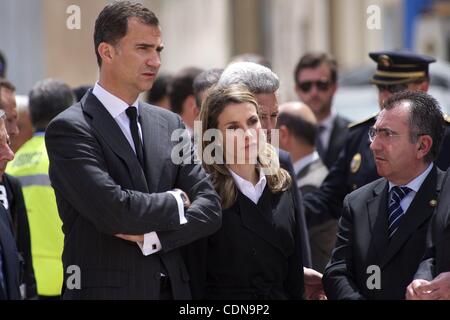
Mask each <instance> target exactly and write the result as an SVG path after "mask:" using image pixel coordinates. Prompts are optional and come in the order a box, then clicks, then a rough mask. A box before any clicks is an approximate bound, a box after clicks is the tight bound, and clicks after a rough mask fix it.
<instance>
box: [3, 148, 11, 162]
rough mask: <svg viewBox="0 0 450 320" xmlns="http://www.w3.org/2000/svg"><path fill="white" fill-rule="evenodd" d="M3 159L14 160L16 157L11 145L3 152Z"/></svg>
mask: <svg viewBox="0 0 450 320" xmlns="http://www.w3.org/2000/svg"><path fill="white" fill-rule="evenodd" d="M1 159H2V160H6V161H12V160H13V159H14V152H13V151H12V150H11V148H10V147H9V146H6V148H5V150H4V151H3V153H2V154H1Z"/></svg>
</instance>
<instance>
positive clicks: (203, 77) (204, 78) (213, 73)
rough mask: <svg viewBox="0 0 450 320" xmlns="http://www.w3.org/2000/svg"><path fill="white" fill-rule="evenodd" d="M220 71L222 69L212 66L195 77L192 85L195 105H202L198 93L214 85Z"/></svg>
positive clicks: (220, 73) (217, 80)
mask: <svg viewBox="0 0 450 320" xmlns="http://www.w3.org/2000/svg"><path fill="white" fill-rule="evenodd" d="M222 72H223V69H219V68H213V69H208V70H205V71H203V72H202V73H200V74H199V75H197V76H196V77H195V79H194V84H193V87H194V95H195V102H196V103H197V107H199V108H200V107H201V105H202V99H201V97H200V94H201V93H202V92H204V91H206V90H208V89H209V88H211V87H212V86H214V85H216V84H217V82H219V79H220V76H221V75H222Z"/></svg>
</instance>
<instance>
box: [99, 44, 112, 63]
mask: <svg viewBox="0 0 450 320" xmlns="http://www.w3.org/2000/svg"><path fill="white" fill-rule="evenodd" d="M97 51H98V54H99V55H100V57H101V58H102V63H107V64H108V63H111V61H112V59H113V57H114V54H115V50H114V47H113V46H112V45H110V44H109V43H106V42H102V43H100V44H99V45H98V48H97Z"/></svg>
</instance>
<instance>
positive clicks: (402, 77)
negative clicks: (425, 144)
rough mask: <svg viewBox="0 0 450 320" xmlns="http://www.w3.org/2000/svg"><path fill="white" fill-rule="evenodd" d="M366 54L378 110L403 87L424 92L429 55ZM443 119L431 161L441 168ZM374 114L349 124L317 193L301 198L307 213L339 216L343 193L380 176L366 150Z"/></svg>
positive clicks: (445, 160)
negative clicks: (371, 63)
mask: <svg viewBox="0 0 450 320" xmlns="http://www.w3.org/2000/svg"><path fill="white" fill-rule="evenodd" d="M369 56H370V57H371V58H372V59H373V60H374V61H375V62H377V71H376V72H375V74H374V75H373V78H372V82H373V83H374V84H375V85H376V86H377V89H378V99H379V104H380V109H382V108H383V103H384V102H385V101H386V100H387V99H388V98H389V97H390V96H391V95H393V94H394V93H396V92H401V91H404V90H410V91H422V92H427V91H428V88H429V85H430V78H429V74H428V69H429V64H430V63H432V62H434V61H435V60H434V59H433V58H432V57H429V56H425V55H420V54H415V53H411V52H403V51H380V52H371V53H370V54H369ZM445 119H446V134H445V138H444V141H443V147H442V149H441V150H442V151H441V152H440V153H439V156H438V158H437V159H436V161H435V164H436V165H437V166H438V167H439V168H440V169H441V170H447V168H448V166H449V165H450V152H448V150H450V123H449V122H448V117H446V118H445ZM375 120H376V115H374V116H373V117H370V118H368V119H366V120H363V121H361V122H358V123H354V124H351V125H350V127H349V132H348V135H347V140H346V143H345V146H344V148H343V150H342V151H341V153H340V155H339V158H338V160H337V161H336V163H335V165H334V166H333V167H332V168H331V169H330V172H329V173H328V175H327V177H326V178H325V180H324V182H323V183H322V185H321V186H320V189H319V190H318V191H317V192H312V193H310V194H308V195H306V196H305V197H304V199H303V202H304V204H305V211H306V212H311V214H316V215H323V214H330V215H332V216H335V217H337V218H338V217H339V216H340V215H341V212H342V204H343V200H344V198H345V196H346V195H347V194H349V193H350V192H352V191H354V190H356V189H358V188H360V187H362V186H364V185H366V184H368V183H370V182H372V181H375V180H376V179H378V178H380V176H379V175H378V174H377V170H376V167H375V161H374V159H373V156H372V152H371V150H370V141H369V138H368V132H369V129H370V128H371V127H372V126H373V125H374V123H375Z"/></svg>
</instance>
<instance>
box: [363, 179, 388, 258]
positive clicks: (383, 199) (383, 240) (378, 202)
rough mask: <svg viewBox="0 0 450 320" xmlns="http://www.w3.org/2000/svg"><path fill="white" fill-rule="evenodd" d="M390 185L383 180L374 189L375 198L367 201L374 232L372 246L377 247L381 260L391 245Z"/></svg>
mask: <svg viewBox="0 0 450 320" xmlns="http://www.w3.org/2000/svg"><path fill="white" fill-rule="evenodd" d="M387 193H388V183H387V181H386V180H385V179H383V180H381V181H380V183H378V184H377V185H376V186H375V188H374V189H373V197H372V198H370V199H368V200H367V212H368V218H369V224H370V230H371V232H372V244H373V246H374V247H375V250H376V253H377V255H378V258H379V259H381V258H382V257H383V255H384V252H385V250H386V246H387V245H388V243H389V239H388V232H387V229H388V224H387V218H386V211H387Z"/></svg>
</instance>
